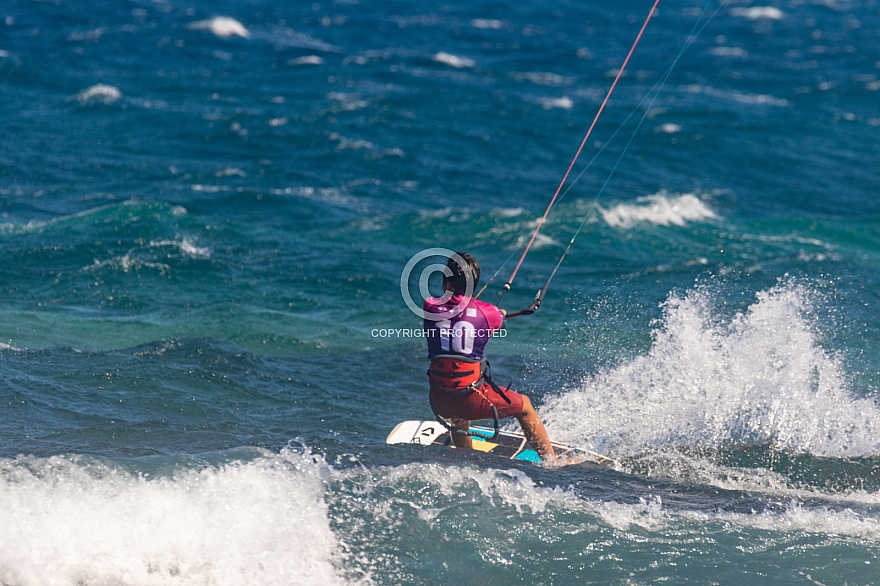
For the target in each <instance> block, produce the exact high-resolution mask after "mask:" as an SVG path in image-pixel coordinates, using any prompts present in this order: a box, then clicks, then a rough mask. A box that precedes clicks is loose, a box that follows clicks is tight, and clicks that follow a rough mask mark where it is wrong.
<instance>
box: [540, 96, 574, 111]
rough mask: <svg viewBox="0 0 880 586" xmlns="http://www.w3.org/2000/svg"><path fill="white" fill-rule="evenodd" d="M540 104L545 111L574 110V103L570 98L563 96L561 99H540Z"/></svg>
mask: <svg viewBox="0 0 880 586" xmlns="http://www.w3.org/2000/svg"><path fill="white" fill-rule="evenodd" d="M538 103H539V104H541V107H543V108H544V109H545V110H551V109H553V108H560V109H562V110H571V109H572V108H574V101H572V99H571V98H569V97H568V96H562V97H561V98H540V99H539V100H538Z"/></svg>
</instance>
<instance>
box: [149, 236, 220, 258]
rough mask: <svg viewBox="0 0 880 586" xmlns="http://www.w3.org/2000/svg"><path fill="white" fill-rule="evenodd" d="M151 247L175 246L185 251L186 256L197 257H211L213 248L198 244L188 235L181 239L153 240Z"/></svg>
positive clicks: (182, 251)
mask: <svg viewBox="0 0 880 586" xmlns="http://www.w3.org/2000/svg"><path fill="white" fill-rule="evenodd" d="M150 246H151V247H169V246H170V247H173V248H176V249H177V250H179V251H180V252H181V253H183V254H184V255H185V256H188V257H190V258H197V259H208V258H211V249H210V248H207V247H204V246H196V245H195V244H193V242H192V241H191V240H190V239H189V238H186V237H183V238H180V239H179V240H153V241H151V242H150Z"/></svg>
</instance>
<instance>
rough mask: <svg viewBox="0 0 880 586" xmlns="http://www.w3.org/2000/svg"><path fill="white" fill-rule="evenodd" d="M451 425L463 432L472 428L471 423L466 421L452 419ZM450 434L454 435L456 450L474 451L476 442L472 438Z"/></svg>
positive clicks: (453, 440) (453, 441)
mask: <svg viewBox="0 0 880 586" xmlns="http://www.w3.org/2000/svg"><path fill="white" fill-rule="evenodd" d="M449 423H451V424H452V425H454V426H455V427H457V428H458V429H460V430H462V431H467V430H469V429H470V427H471V422H470V421H468V420H466V419H450V420H449ZM450 433H451V434H452V443H453V444H455V447H456V448H467V449H469V450H470V449H473V447H474V440H473V438H472V437H471V436H469V435H461V434H460V433H453V432H450Z"/></svg>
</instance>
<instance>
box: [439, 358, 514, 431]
mask: <svg viewBox="0 0 880 586" xmlns="http://www.w3.org/2000/svg"><path fill="white" fill-rule="evenodd" d="M484 381H485V382H486V383H488V384H489V386H490V387H491V388H492V390H493V391H495V392H496V393H498V394H499V395H500V396H501V398H502V399H504V400H505V401H507V404H508V405H509V404H510V399H509V398H508V397H507V395H506V394H505V393H504V390H503V389H502V388H501V387H499V386H498V385H497V384H495V381H493V380H492V377H491V376H490V375H489V361H488V360H486V359H485V358H483V359H479V358H468V357H467V356H459V355H456V354H439V355H437V356H435V357H434V358H432V359H431V364H430V366H429V368H428V382H429V383H430V385H431V390H432V391H434V392H435V393H440V394H441V395H447V396H450V397H463V396H465V395H469V394H471V393H479V394H480V396H482V397H483V398H484V399H486V402H487V403H489V405H491V407H492V421H493V424H494V427H495V433H494V434H492V436H491V437H487V436H484V435H483V434H480V433H479V432H473V431H462V430H461V429H459V428H457V427H455V426H454V425H452V424H451V423H450V422H449V421H447V420H446V419H445V418H444V417H443V416H441V415H440V414H439V413H437V409H436V407H434V401H432V400H431V399H430V396H429V397H428V402H429V403H430V404H431V411H433V412H434V417H435V418H436V419H437V421H438V422H439V423H440V424H441V425H443V427H445V428H446V429H448V430H449V432H450V433H457V434H459V435H466V436H470V437H477V438H480V439H488V440H493V439H495V438H496V437H498V409H496V408H495V405H494V404H493V403H492V402H491V401H489V400H488V399H487V398H486V396H485V395H484V394H483V391H482V390H481V389H482V387H483V382H484Z"/></svg>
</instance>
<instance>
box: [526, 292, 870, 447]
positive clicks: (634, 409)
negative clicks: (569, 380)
mask: <svg viewBox="0 0 880 586" xmlns="http://www.w3.org/2000/svg"><path fill="white" fill-rule="evenodd" d="M809 297H810V295H809V293H808V291H807V290H805V289H804V288H803V287H801V286H799V285H797V284H794V283H783V284H780V285H779V286H777V287H774V288H772V289H770V290H767V291H762V292H760V293H758V294H757V300H756V301H755V303H753V304H752V305H751V306H749V307H748V309H746V310H744V311H742V312H740V313H737V314H736V315H734V316H733V317H723V316H721V315H719V314H718V311H717V309H716V306H715V304H714V303H715V302H714V297H713V295H712V294H711V292H710V291H708V290H704V289H702V288H697V289H695V290H692V291H690V292H688V293H687V294H685V295H677V294H673V295H671V296H670V297H669V299H668V300H667V301H666V303H665V304H664V306H663V309H664V315H663V319H662V321H661V323H659V324H657V326H656V329H655V330H654V332H653V338H654V340H653V344H652V346H651V348H650V350H649V351H648V352H647V354H645V355H642V356H639V357H637V358H635V359H634V360H631V361H629V362H627V363H625V364H622V365H620V366H618V367H615V368H611V369H610V370H606V371H603V372H600V373H598V374H596V375H594V376H590V377H588V378H587V379H586V380H585V381H583V383H582V384H581V385H578V386H576V387H575V388H573V389H572V390H570V391H568V392H566V393H565V394H563V395H561V396H558V397H556V398H554V399H553V400H551V401H550V403H549V404H548V405H547V406H545V408H544V409H543V410H542V413H543V414H544V416H545V418H546V419H547V421H548V423H550V424H551V427H552V428H553V430H554V433H556V434H557V435H558V437H560V439H561V440H562V441H566V442H569V443H574V444H577V445H589V443H591V442H592V443H595V444H596V445H597V447H600V448H601V450H600V451H602V450H604V451H608V452H611V454H612V455H615V454H616V455H627V454H639V453H645V452H648V453H651V452H656V451H658V450H660V451H662V450H667V449H678V448H684V449H688V450H700V449H719V448H727V447H736V446H768V445H769V446H772V447H774V448H777V449H780V450H783V451H786V452H789V453H807V454H812V455H816V456H826V457H857V456H866V455H877V454H878V453H880V440H878V438H880V406H878V405H877V404H876V403H875V402H874V401H871V400H868V399H862V398H859V397H857V396H856V395H855V394H854V393H853V392H852V391H850V389H849V387H848V384H847V377H846V375H845V372H844V370H843V368H842V367H841V364H840V362H839V360H838V358H836V357H835V356H833V355H830V354H829V353H828V352H826V351H825V350H824V348H823V346H822V344H821V342H820V341H819V339H818V336H817V334H816V333H815V332H814V331H813V327H812V326H811V323H810V322H809V321H808V319H807V317H806V314H807V312H808V310H809V307H810V304H809Z"/></svg>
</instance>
